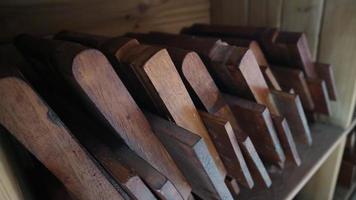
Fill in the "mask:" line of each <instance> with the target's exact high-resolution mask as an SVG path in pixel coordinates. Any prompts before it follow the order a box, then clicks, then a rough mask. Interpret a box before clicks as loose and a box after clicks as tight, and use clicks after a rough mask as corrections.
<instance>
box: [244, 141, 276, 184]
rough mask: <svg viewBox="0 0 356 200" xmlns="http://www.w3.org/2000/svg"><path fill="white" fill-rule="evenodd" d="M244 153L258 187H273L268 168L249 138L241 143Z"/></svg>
mask: <svg viewBox="0 0 356 200" xmlns="http://www.w3.org/2000/svg"><path fill="white" fill-rule="evenodd" d="M239 145H240V148H241V150H242V153H243V155H244V157H245V160H246V163H247V166H248V168H249V170H250V173H251V175H252V178H253V180H254V182H255V185H256V187H262V188H269V187H271V185H272V180H271V177H270V176H269V174H268V172H267V170H266V167H265V166H264V164H263V163H262V161H261V159H260V156H259V155H258V154H257V151H256V149H255V146H254V145H253V144H252V141H251V139H250V138H249V137H248V138H246V140H245V141H243V142H239Z"/></svg>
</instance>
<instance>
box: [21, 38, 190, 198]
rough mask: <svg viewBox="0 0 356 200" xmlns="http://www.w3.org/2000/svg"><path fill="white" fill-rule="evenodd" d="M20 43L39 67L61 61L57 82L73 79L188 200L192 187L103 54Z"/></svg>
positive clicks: (58, 44)
mask: <svg viewBox="0 0 356 200" xmlns="http://www.w3.org/2000/svg"><path fill="white" fill-rule="evenodd" d="M16 44H17V46H18V47H20V49H21V50H22V52H24V54H25V55H27V56H28V57H30V58H31V56H33V57H32V58H33V59H37V63H36V64H37V65H38V64H39V63H41V62H42V63H43V62H46V61H45V60H46V59H48V58H49V57H50V56H53V57H55V58H57V59H54V60H52V65H51V66H53V67H54V68H55V69H56V70H58V71H60V72H61V73H62V74H57V75H53V74H51V75H52V76H53V77H54V78H55V79H58V78H59V79H62V80H63V79H65V80H69V82H67V84H69V86H71V87H72V89H74V90H75V91H77V92H78V94H83V95H82V96H81V99H82V101H83V102H86V103H85V105H89V110H92V111H93V113H95V114H98V113H101V116H100V115H99V116H100V117H101V118H100V119H102V120H104V121H105V123H108V124H109V125H111V127H112V128H114V130H115V131H116V134H119V136H120V137H122V138H123V140H124V141H125V142H126V143H127V145H128V146H129V147H130V148H131V149H133V150H134V151H135V152H136V153H137V154H138V155H139V156H141V157H142V158H144V159H145V160H146V161H147V162H149V163H150V164H151V165H153V166H154V167H156V169H158V170H159V171H160V172H161V173H162V174H164V175H165V176H167V177H168V178H169V179H170V180H171V181H172V182H173V184H174V185H175V186H176V187H177V189H178V190H179V191H180V193H181V195H182V196H183V198H184V199H186V198H187V197H188V196H189V195H190V186H189V185H188V183H187V182H186V181H185V179H184V178H183V176H182V174H181V173H180V171H179V170H178V168H177V167H176V165H175V164H174V162H173V160H172V159H171V157H170V156H169V155H168V153H167V152H166V150H165V149H164V147H163V145H162V144H161V143H160V142H159V140H158V139H157V138H156V137H155V135H154V133H153V132H152V130H151V127H150V126H149V124H148V122H147V120H146V119H145V117H144V115H143V113H142V112H141V111H140V109H139V108H138V106H137V105H136V103H135V102H134V100H133V99H132V97H131V96H130V94H129V93H128V91H127V90H126V88H125V87H124V85H123V84H122V82H121V80H120V79H119V78H118V77H117V75H116V73H115V71H114V70H113V69H112V67H111V65H110V63H109V62H108V60H107V59H106V58H105V56H104V55H103V54H102V53H100V52H99V51H97V50H93V49H89V50H85V49H86V48H85V47H83V46H80V45H79V46H78V45H76V44H72V43H68V42H62V41H49V40H41V39H38V40H37V39H34V38H31V37H29V36H28V37H27V39H26V37H23V38H22V39H21V38H19V39H18V40H17V43H16ZM41 44H42V45H44V46H42V48H41V47H38V48H37V50H38V51H37V52H34V54H32V53H33V52H32V51H31V49H32V48H31V47H33V46H32V45H41ZM45 45H48V46H45ZM51 45H52V46H51ZM48 48H49V49H48ZM56 48H57V49H60V48H63V49H64V51H53V50H54V49H56ZM46 50H47V51H46ZM51 52H52V53H53V52H57V54H55V53H54V54H51ZM60 52H62V53H64V54H61V53H60ZM41 53H42V54H41ZM46 53H49V55H48V54H47V55H46ZM66 58H67V59H69V60H68V61H67V62H65V61H66V60H65V59H66ZM61 63H62V64H61ZM37 67H38V68H39V67H40V66H37ZM42 70H44V69H42ZM52 70H53V69H52ZM98 70H99V71H100V73H98V72H99V71H98ZM42 72H43V71H42ZM45 72H46V71H45ZM66 72H67V73H66ZM68 72H69V73H68ZM47 73H48V71H47ZM84 74H85V75H84ZM101 97H105V98H101ZM117 102H120V104H117ZM93 109H94V110H93ZM95 109H96V110H95ZM127 116H132V117H130V118H128V117H127ZM133 138H134V140H133ZM160 163H161V164H160Z"/></svg>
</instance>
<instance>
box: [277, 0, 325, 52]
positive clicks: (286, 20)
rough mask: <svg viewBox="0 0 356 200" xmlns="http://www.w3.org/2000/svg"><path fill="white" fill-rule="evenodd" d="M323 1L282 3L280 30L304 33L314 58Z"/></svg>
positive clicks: (307, 0) (306, 0) (304, 0)
mask: <svg viewBox="0 0 356 200" xmlns="http://www.w3.org/2000/svg"><path fill="white" fill-rule="evenodd" d="M324 2H326V1H325V0H312V1H310V0H302V1H284V3H283V16H282V19H283V20H282V24H281V26H280V28H281V30H284V31H297V32H304V33H305V34H306V36H307V39H308V42H309V44H310V50H311V53H312V57H313V59H315V58H316V55H317V50H318V43H319V36H320V29H321V23H322V15H323V9H324V4H325V3H324Z"/></svg>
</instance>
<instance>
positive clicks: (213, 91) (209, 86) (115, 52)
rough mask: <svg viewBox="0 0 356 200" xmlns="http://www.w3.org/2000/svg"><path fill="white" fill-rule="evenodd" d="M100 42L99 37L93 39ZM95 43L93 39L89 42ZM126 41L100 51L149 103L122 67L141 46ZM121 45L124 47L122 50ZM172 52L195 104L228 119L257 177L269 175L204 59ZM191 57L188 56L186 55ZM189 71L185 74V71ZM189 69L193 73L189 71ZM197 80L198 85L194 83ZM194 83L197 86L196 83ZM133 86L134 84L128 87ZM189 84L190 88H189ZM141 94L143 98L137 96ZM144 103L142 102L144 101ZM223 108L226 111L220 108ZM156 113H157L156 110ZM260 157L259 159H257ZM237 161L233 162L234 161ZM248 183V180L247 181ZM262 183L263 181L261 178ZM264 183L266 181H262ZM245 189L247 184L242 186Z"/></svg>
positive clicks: (74, 37) (83, 38) (84, 38)
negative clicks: (125, 58)
mask: <svg viewBox="0 0 356 200" xmlns="http://www.w3.org/2000/svg"><path fill="white" fill-rule="evenodd" d="M80 37H81V38H78V34H75V35H72V34H70V33H68V32H67V33H66V34H65V33H63V34H59V35H57V38H61V39H66V40H71V41H76V42H80V43H83V44H86V45H90V43H89V42H87V41H88V39H87V37H90V36H89V35H83V34H81V36H80ZM92 38H96V37H92ZM89 40H91V39H89ZM123 40H124V38H115V39H112V40H109V41H108V42H107V44H106V45H102V46H101V47H100V48H101V49H102V50H103V52H106V55H107V56H108V57H109V58H112V59H111V62H112V63H113V65H114V66H117V67H116V68H115V69H116V71H117V72H118V74H119V75H121V77H122V79H123V80H125V82H126V83H127V85H129V86H128V87H129V88H128V89H129V90H130V89H131V90H130V91H131V94H133V96H136V98H135V99H136V101H140V100H142V99H146V102H147V101H149V97H147V95H145V97H143V94H145V92H144V89H143V88H142V87H140V86H138V87H136V86H137V84H135V83H136V82H139V80H137V79H136V80H135V77H134V76H132V71H130V70H127V71H125V68H123V67H120V65H119V62H120V61H121V59H120V58H121V56H122V55H123V54H124V52H125V51H126V49H128V48H132V47H133V46H135V45H137V44H138V42H137V41H136V40H134V39H131V40H130V39H126V40H125V41H126V44H124V43H123V42H122V41H123ZM98 43H99V42H96V43H95V44H98ZM120 45H121V46H120ZM168 51H169V53H170V55H171V57H172V58H173V61H174V62H175V64H176V67H177V69H178V72H179V73H180V74H181V77H182V78H183V82H184V83H185V85H186V87H187V89H188V91H189V92H190V95H191V96H192V97H193V100H194V101H195V103H196V105H197V106H200V108H201V109H203V110H207V111H209V112H213V114H215V115H217V116H222V117H226V118H227V119H229V121H230V123H231V125H232V127H233V129H234V132H235V137H236V139H237V141H238V143H239V144H238V145H240V147H241V149H243V154H244V157H245V159H246V160H248V165H250V168H251V167H252V169H253V170H254V171H255V172H256V174H266V173H265V172H266V169H265V167H264V165H263V164H262V162H261V160H260V158H259V156H258V154H257V153H256V150H255V148H254V146H253V144H252V143H251V140H250V139H249V137H248V136H247V135H246V133H244V132H243V131H242V130H241V128H240V127H239V125H238V123H237V122H236V120H235V118H234V116H233V114H232V112H231V110H230V109H229V108H228V106H226V103H224V102H223V100H222V98H221V97H220V96H221V95H220V94H219V90H218V89H217V87H216V86H215V84H214V82H213V81H212V80H211V77H210V75H208V74H207V73H204V66H203V64H202V63H201V61H200V59H199V58H198V57H197V56H196V54H195V53H192V52H191V51H185V50H178V49H175V48H171V47H170V48H168ZM187 52H189V53H188V55H187V56H185V55H186V53H187ZM186 58H188V60H189V59H193V60H194V62H193V63H190V62H187V61H184V60H183V59H186ZM191 64H194V68H192V67H191ZM183 68H185V70H183ZM188 69H189V70H188ZM192 69H197V70H198V69H200V70H199V72H200V73H198V74H199V76H198V77H201V78H202V79H205V80H204V82H201V81H200V80H199V79H196V76H191V75H193V74H196V72H195V71H194V70H193V71H191V70H192ZM185 72H192V73H187V76H185V75H184V74H185ZM194 80H197V81H194ZM192 81H193V82H192ZM128 83H132V84H128ZM187 83H189V84H190V85H189V84H187ZM137 91H142V92H137ZM135 94H139V95H135ZM141 102H142V101H141ZM141 105H144V106H143V107H145V108H147V106H148V107H150V105H147V104H146V105H145V104H144V103H141ZM220 106H222V107H220ZM153 110H154V109H153ZM256 156H257V157H256ZM231 159H233V158H231ZM239 159H240V161H238V162H243V161H242V160H241V159H242V158H239ZM247 179H248V177H247ZM257 179H259V178H257ZM262 180H263V179H262ZM266 180H267V182H266V184H265V185H268V186H269V185H270V181H269V180H268V178H266ZM240 183H242V184H243V185H244V182H240ZM247 187H252V185H251V184H250V185H247Z"/></svg>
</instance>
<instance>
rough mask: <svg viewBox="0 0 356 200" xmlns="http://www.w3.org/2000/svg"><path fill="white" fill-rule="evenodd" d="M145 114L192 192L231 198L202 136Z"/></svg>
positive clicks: (216, 197)
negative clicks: (190, 186)
mask: <svg viewBox="0 0 356 200" xmlns="http://www.w3.org/2000/svg"><path fill="white" fill-rule="evenodd" d="M147 117H148V120H149V121H150V123H151V125H152V127H153V129H154V131H155V133H156V135H158V137H159V138H160V140H161V141H162V142H163V144H164V145H165V147H166V148H167V150H168V151H169V152H170V154H171V155H172V157H173V159H174V160H175V161H176V163H177V165H178V167H179V168H180V169H181V170H182V172H183V173H184V175H185V177H186V178H187V179H188V181H189V183H190V184H191V185H192V189H193V192H194V193H195V194H197V195H198V196H199V197H201V198H203V199H231V200H232V199H233V197H232V195H231V193H230V191H229V189H228V188H227V185H226V184H225V182H224V181H225V177H224V176H222V175H221V174H220V172H219V169H218V168H217V165H216V164H215V163H214V159H213V158H212V157H211V155H210V153H209V150H208V148H207V146H206V144H205V142H204V140H203V139H202V137H200V136H199V135H197V134H194V133H192V132H189V131H187V130H185V129H183V128H180V127H179V126H177V125H175V124H174V123H172V122H169V121H167V120H165V119H163V118H159V117H158V116H155V115H153V114H147ZM187 158H189V159H187Z"/></svg>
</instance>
